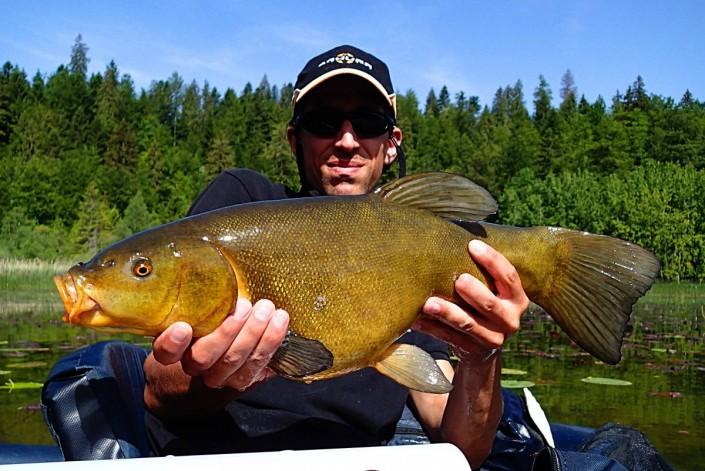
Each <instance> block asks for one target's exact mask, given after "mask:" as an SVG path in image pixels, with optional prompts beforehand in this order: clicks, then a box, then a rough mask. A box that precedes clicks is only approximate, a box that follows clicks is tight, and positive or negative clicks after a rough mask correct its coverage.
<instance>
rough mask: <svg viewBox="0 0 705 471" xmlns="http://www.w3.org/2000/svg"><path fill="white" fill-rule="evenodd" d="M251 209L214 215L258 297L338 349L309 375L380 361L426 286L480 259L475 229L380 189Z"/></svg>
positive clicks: (447, 285) (427, 291)
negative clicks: (472, 250)
mask: <svg viewBox="0 0 705 471" xmlns="http://www.w3.org/2000/svg"><path fill="white" fill-rule="evenodd" d="M307 205H309V206H307ZM322 206H323V207H322ZM253 209H256V210H253V211H247V210H246V211H240V212H238V219H237V221H233V224H232V226H231V227H226V226H227V224H226V225H223V224H222V222H223V221H220V222H219V223H218V224H217V226H218V229H219V232H221V233H222V232H223V231H225V232H227V233H229V234H230V235H231V237H225V238H224V237H222V234H221V235H220V239H221V240H224V239H229V243H225V244H223V250H224V251H225V252H226V253H227V255H228V258H229V259H231V260H232V262H233V264H234V266H235V268H236V271H237V272H238V274H239V276H240V277H241V279H240V280H239V281H238V283H239V284H243V285H244V287H245V290H246V292H247V294H248V295H249V297H250V299H251V300H252V301H255V300H257V299H262V298H266V299H270V300H272V301H273V302H274V304H275V305H277V306H278V307H282V308H284V309H286V310H287V311H288V312H289V315H290V318H291V320H290V329H291V330H292V331H293V332H295V333H296V334H298V335H300V336H303V337H307V338H310V339H316V340H318V341H320V342H322V343H323V344H324V345H325V347H326V348H327V349H328V350H329V351H330V352H331V353H332V354H333V358H334V360H333V366H332V367H331V368H329V369H327V370H325V371H323V372H321V373H318V374H316V375H313V376H312V377H309V378H306V379H321V378H324V377H332V376H337V375H340V374H343V373H345V372H348V371H351V370H355V369H359V368H363V367H366V366H370V365H372V364H374V363H375V362H376V360H377V359H379V357H380V355H381V354H382V353H383V352H384V351H385V350H386V348H387V347H388V346H389V345H390V344H391V343H392V342H394V340H396V339H397V338H398V337H399V336H401V335H402V334H403V333H404V332H406V331H407V330H408V329H409V327H410V326H411V325H412V324H413V322H414V320H415V319H416V317H417V316H418V314H419V312H420V309H421V307H422V306H423V303H424V302H425V300H426V299H427V298H428V297H429V296H430V295H432V294H437V295H441V296H445V297H451V296H452V295H453V282H454V280H455V278H456V277H457V276H458V275H459V274H460V273H462V272H465V271H468V270H471V269H473V268H474V265H473V264H472V263H471V261H470V258H469V256H468V254H467V249H466V244H467V242H468V241H469V240H470V239H471V234H470V233H468V232H467V231H465V230H463V229H461V228H459V227H456V226H455V225H454V224H452V223H449V222H447V221H444V220H442V219H440V218H437V217H435V216H433V215H431V214H430V213H427V212H423V211H417V210H413V209H409V208H405V207H401V206H397V205H394V204H390V203H385V202H382V201H381V200H379V199H378V198H375V197H361V198H358V199H354V200H353V201H350V200H349V199H347V200H345V201H342V200H338V199H335V198H326V199H323V200H319V199H317V200H312V201H310V202H305V203H300V204H298V205H293V206H292V205H287V204H282V205H280V206H278V205H269V206H267V207H259V208H253ZM214 235H215V234H214ZM242 278H244V280H243V279H242Z"/></svg>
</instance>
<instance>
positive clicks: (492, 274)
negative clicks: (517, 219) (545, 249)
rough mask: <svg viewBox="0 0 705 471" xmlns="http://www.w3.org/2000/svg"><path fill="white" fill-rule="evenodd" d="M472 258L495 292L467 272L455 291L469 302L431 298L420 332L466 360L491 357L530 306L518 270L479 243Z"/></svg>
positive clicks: (472, 248) (472, 249) (471, 249)
mask: <svg viewBox="0 0 705 471" xmlns="http://www.w3.org/2000/svg"><path fill="white" fill-rule="evenodd" d="M468 250H469V252H470V256H471V257H472V258H473V260H474V261H475V262H476V263H477V264H478V265H479V266H480V267H482V268H483V269H484V270H485V272H486V273H487V275H489V278H490V279H489V280H488V282H489V283H490V285H492V284H494V291H493V290H492V289H490V288H488V287H487V286H485V284H483V283H482V282H481V281H480V280H478V279H477V278H475V277H473V276H471V275H469V274H467V273H465V274H463V275H461V276H460V277H458V279H457V280H456V282H455V291H456V292H457V293H458V295H459V296H460V297H461V298H462V300H463V301H465V302H466V303H467V306H459V305H457V304H455V303H453V302H452V301H448V300H445V299H442V298H438V297H430V298H429V299H428V300H426V303H425V304H424V307H423V313H424V314H425V315H424V316H422V317H421V319H419V321H418V322H417V323H416V326H415V328H416V329H418V330H422V331H425V332H428V333H430V334H432V335H434V336H436V337H438V338H440V339H442V340H444V341H446V342H447V343H449V344H451V345H453V347H454V348H455V353H456V355H458V357H459V358H460V359H461V360H462V359H463V357H465V356H473V357H477V356H478V355H485V356H486V355H489V354H491V353H492V351H493V349H498V348H501V347H502V346H503V345H504V342H505V340H506V339H507V338H508V337H509V336H511V335H512V334H513V333H515V332H516V331H518V330H519V321H520V319H521V315H522V314H523V313H524V311H526V308H527V307H528V306H529V299H528V298H527V296H526V293H524V289H523V288H522V285H521V280H520V279H519V275H518V273H517V271H516V269H515V268H514V266H513V265H512V264H511V263H509V261H508V260H507V259H506V258H505V257H504V256H503V255H502V254H500V253H499V252H497V251H496V250H494V249H493V248H492V247H490V246H488V245H487V244H485V243H483V242H481V241H479V240H473V241H472V242H470V244H469V246H468Z"/></svg>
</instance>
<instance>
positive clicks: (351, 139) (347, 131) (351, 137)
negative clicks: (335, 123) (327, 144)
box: [335, 119, 360, 150]
mask: <svg viewBox="0 0 705 471" xmlns="http://www.w3.org/2000/svg"><path fill="white" fill-rule="evenodd" d="M335 145H336V146H338V147H341V148H343V149H346V150H352V149H356V148H358V147H360V143H359V142H358V140H357V135H356V134H355V129H354V128H353V125H352V123H351V122H350V120H347V119H346V120H345V121H343V124H342V125H341V126H340V133H339V134H338V140H337V141H336V143H335Z"/></svg>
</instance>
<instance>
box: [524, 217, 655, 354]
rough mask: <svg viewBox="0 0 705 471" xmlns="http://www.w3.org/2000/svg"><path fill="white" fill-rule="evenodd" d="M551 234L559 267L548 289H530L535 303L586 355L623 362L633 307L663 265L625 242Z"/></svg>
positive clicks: (552, 230) (564, 232)
mask: <svg viewBox="0 0 705 471" xmlns="http://www.w3.org/2000/svg"><path fill="white" fill-rule="evenodd" d="M546 229H548V231H549V232H550V233H551V235H552V236H553V237H555V238H556V240H557V245H556V246H555V247H554V250H555V254H556V260H555V266H554V270H553V273H552V276H550V277H549V278H548V279H547V280H546V284H545V286H544V289H541V290H539V292H537V293H533V296H532V293H529V291H528V290H527V294H528V295H529V298H530V299H531V300H532V301H533V302H535V303H536V304H538V305H540V306H541V307H542V308H544V309H545V310H546V312H548V313H549V314H550V315H551V317H553V318H554V319H555V320H556V322H558V324H559V325H560V326H561V327H562V328H563V330H565V331H566V333H567V334H568V335H569V336H570V338H572V339H573V340H574V341H575V342H576V343H577V344H578V345H580V346H581V347H582V348H584V349H585V350H586V351H588V352H589V353H591V354H592V355H594V356H596V357H597V358H599V359H600V360H602V361H604V362H605V363H609V364H616V363H618V362H619V360H620V359H621V347H622V340H623V337H624V333H625V331H626V327H627V321H628V320H629V316H630V315H631V313H632V307H633V306H634V303H635V302H636V301H637V299H639V298H640V297H641V296H643V295H644V294H645V293H646V291H647V290H648V289H649V287H650V286H651V285H652V284H653V282H654V280H655V279H656V275H657V274H658V272H659V268H660V265H659V262H658V260H657V259H656V257H654V255H653V254H652V253H651V252H649V251H648V250H645V249H643V248H641V247H639V246H638V245H634V244H631V243H629V242H626V241H623V240H620V239H615V238H612V237H607V236H600V235H594V234H588V233H586V232H578V231H571V230H568V229H560V228H546ZM520 275H521V272H520Z"/></svg>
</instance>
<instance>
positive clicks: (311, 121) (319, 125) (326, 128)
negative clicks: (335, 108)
mask: <svg viewBox="0 0 705 471" xmlns="http://www.w3.org/2000/svg"><path fill="white" fill-rule="evenodd" d="M342 123H343V118H342V117H341V115H340V113H335V112H332V111H330V110H318V111H310V112H308V113H306V114H304V115H303V116H302V118H301V126H302V127H303V128H304V129H305V130H306V131H308V132H310V133H311V134H315V135H317V136H322V137H332V136H335V135H336V134H338V131H339V130H340V125H341V124H342Z"/></svg>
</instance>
